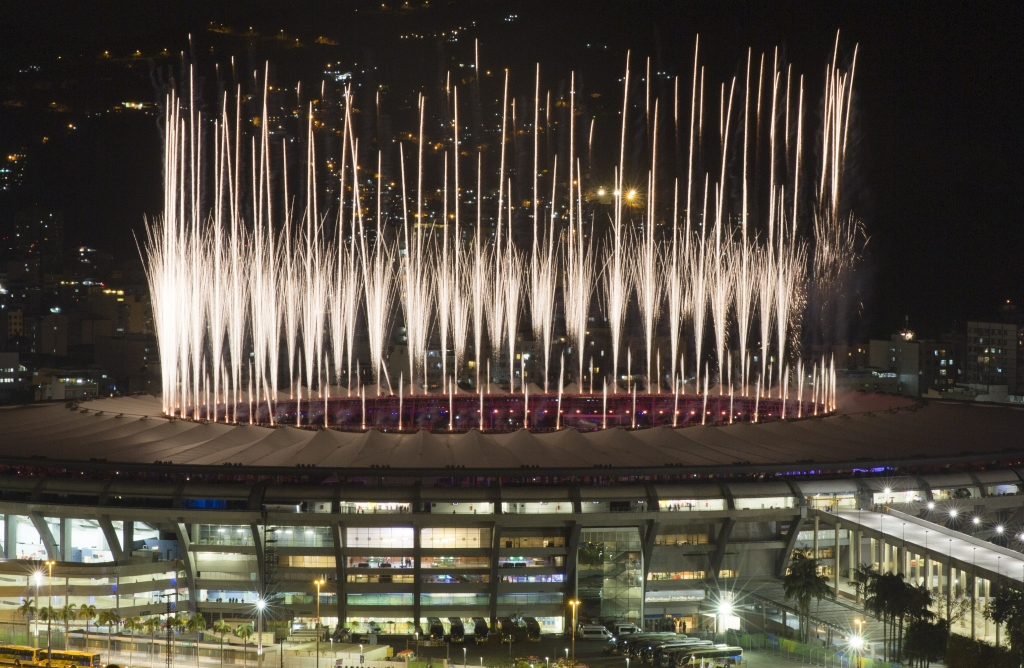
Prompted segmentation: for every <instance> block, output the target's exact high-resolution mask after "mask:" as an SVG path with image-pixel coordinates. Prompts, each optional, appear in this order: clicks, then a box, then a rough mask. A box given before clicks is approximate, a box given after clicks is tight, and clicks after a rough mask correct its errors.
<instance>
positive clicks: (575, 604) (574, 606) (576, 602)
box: [569, 598, 580, 666]
mask: <svg viewBox="0 0 1024 668" xmlns="http://www.w3.org/2000/svg"><path fill="white" fill-rule="evenodd" d="M569 605H570V606H572V629H571V632H572V665H573V666H575V665H576V609H577V608H579V606H580V600H579V599H578V598H574V599H570V601H569Z"/></svg>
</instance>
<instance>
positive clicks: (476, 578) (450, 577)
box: [420, 573, 491, 584]
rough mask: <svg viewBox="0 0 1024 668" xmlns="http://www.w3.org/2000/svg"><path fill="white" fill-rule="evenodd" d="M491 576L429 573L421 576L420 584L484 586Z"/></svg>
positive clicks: (482, 574)
mask: <svg viewBox="0 0 1024 668" xmlns="http://www.w3.org/2000/svg"><path fill="white" fill-rule="evenodd" d="M490 581H491V576H490V575H487V574H484V573H431V574H430V575H421V576H420V582H426V583H428V584H485V583H487V582H490Z"/></svg>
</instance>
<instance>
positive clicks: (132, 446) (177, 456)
mask: <svg viewBox="0 0 1024 668" xmlns="http://www.w3.org/2000/svg"><path fill="white" fill-rule="evenodd" d="M0 433H2V434H3V435H4V436H3V442H4V447H3V451H2V453H0V464H8V465H18V464H25V465H32V466H38V465H39V464H40V460H41V459H45V460H47V462H46V466H47V467H53V466H57V465H64V464H69V465H72V466H74V467H76V468H77V467H78V466H79V465H81V467H82V468H95V467H97V466H102V467H103V468H110V464H120V465H123V466H125V467H126V468H138V467H140V466H143V465H144V466H146V467H148V468H151V467H152V465H153V464H154V463H158V464H163V465H171V464H173V465H174V466H176V467H177V466H180V467H183V468H187V469H189V470H200V469H205V470H209V468H211V467H217V468H218V469H220V467H222V466H224V465H228V464H230V465H236V466H242V467H247V468H250V469H259V470H281V469H285V468H287V469H290V470H294V468H295V467H297V466H306V467H317V468H318V469H319V470H321V471H324V470H325V469H328V470H329V469H332V468H334V469H344V470H346V471H353V470H360V469H377V468H382V467H386V468H389V469H392V471H391V473H392V474H395V473H399V472H400V471H402V470H407V471H410V472H415V473H416V474H418V475H422V474H425V473H426V472H427V471H431V470H436V471H443V470H446V469H450V468H454V467H457V468H460V469H472V470H476V471H481V472H483V471H490V472H495V471H508V470H512V469H515V470H519V469H523V468H537V469H545V470H547V471H549V472H551V473H552V474H562V473H556V471H558V472H563V473H565V474H568V472H569V471H578V470H582V469H587V470H588V471H589V472H590V473H592V470H593V468H595V467H604V468H611V469H615V470H616V473H617V474H620V475H621V474H623V473H624V472H628V471H636V472H637V473H638V474H643V473H646V474H653V473H655V472H654V471H652V469H659V470H660V469H662V467H666V466H669V467H672V472H673V473H674V474H675V473H680V474H681V473H685V472H688V471H692V472H693V473H698V474H699V473H702V472H703V473H710V472H721V471H723V470H733V471H735V472H750V471H752V470H760V471H788V470H810V471H813V470H822V469H825V470H834V471H840V470H851V469H858V468H860V469H870V468H874V467H882V466H893V467H897V466H901V465H908V464H914V465H917V466H921V467H928V466H932V467H942V466H945V465H947V464H953V463H958V462H959V463H978V462H979V461H980V462H984V461H992V460H996V459H998V460H1000V461H1012V460H1019V459H1022V458H1024V442H1022V441H1021V439H1020V435H1021V434H1022V433H1024V409H1022V408H1013V407H1006V406H984V405H974V404H964V403H953V402H939V401H931V402H924V403H916V402H914V401H911V400H906V399H899V398H896V397H889V396H880V395H863V394H857V393H851V394H850V395H848V396H847V397H845V398H844V400H843V401H842V402H841V408H840V412H839V414H837V415H834V416H829V417H819V418H810V419H803V420H787V421H785V422H772V423H765V424H735V425H728V426H719V427H710V426H709V427H700V426H694V427H688V428H683V429H671V428H668V427H655V428H651V429H642V430H635V431H630V430H624V429H619V428H616V429H608V430H605V431H598V432H589V433H583V432H578V431H576V430H574V429H564V430H562V431H559V432H554V433H530V432H527V431H524V430H520V431H518V432H514V433H509V434H490V433H481V432H479V431H476V430H473V431H470V432H469V433H465V434H443V433H429V432H427V431H424V430H421V431H419V432H416V433H415V434H395V433H382V432H378V431H375V430H370V431H367V432H365V433H352V432H339V431H333V430H324V429H321V430H309V429H296V428H294V427H286V426H282V427H277V428H266V427H257V426H249V425H228V424H217V423H204V422H193V421H188V420H180V419H167V418H164V417H162V416H161V413H160V402H159V400H158V399H156V398H154V397H146V396H142V397H122V398H110V399H98V400H92V401H87V402H83V403H81V404H79V405H77V406H74V407H71V406H68V405H64V404H48V405H28V406H23V407H17V408H9V409H4V410H0ZM440 475H444V473H440Z"/></svg>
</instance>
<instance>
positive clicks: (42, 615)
mask: <svg viewBox="0 0 1024 668" xmlns="http://www.w3.org/2000/svg"><path fill="white" fill-rule="evenodd" d="M38 612H39V620H40V621H43V622H46V650H47V652H49V651H50V649H51V648H52V645H51V644H50V639H51V638H50V623H51V622H52V621H53V620H54V618H55V617H56V616H57V611H56V610H54V609H53V608H52V607H50V606H46V607H45V608H40V609H39V611H38ZM46 658H47V659H49V658H50V657H49V656H47V657H46Z"/></svg>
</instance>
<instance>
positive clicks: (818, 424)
mask: <svg viewBox="0 0 1024 668" xmlns="http://www.w3.org/2000/svg"><path fill="white" fill-rule="evenodd" d="M0 433H2V434H3V435H4V436H3V441H4V446H3V450H2V454H0V511H2V520H3V525H2V526H3V531H2V534H0V535H2V537H3V541H2V543H3V545H2V547H3V556H4V557H6V559H5V561H3V563H2V564H0V583H2V584H0V615H2V617H0V620H2V621H3V622H4V624H5V628H6V629H7V630H8V631H9V632H12V633H13V632H15V630H16V629H24V628H25V624H26V621H25V619H24V618H22V617H19V616H18V614H17V613H16V610H17V608H18V606H19V605H21V603H22V601H23V600H24V599H25V598H26V597H31V596H36V597H38V596H39V595H40V593H41V595H42V596H43V597H45V596H47V595H49V596H51V597H52V599H53V600H54V603H53V604H52V605H54V606H59V605H62V604H64V603H72V604H75V605H78V606H82V605H94V606H96V607H97V608H98V609H116V610H117V611H119V613H120V614H121V615H122V616H133V615H140V616H145V615H154V614H160V613H162V612H163V611H164V609H165V607H166V605H167V602H168V601H173V603H172V605H173V607H174V608H175V609H178V610H184V609H188V610H190V611H192V612H198V613H201V614H202V615H203V616H205V617H207V618H208V621H210V622H212V621H213V620H215V619H218V618H230V619H239V618H243V619H244V618H249V619H252V618H254V616H255V615H256V611H257V609H258V607H259V609H260V610H263V604H259V606H258V603H259V602H260V601H263V602H264V603H265V605H266V615H267V624H268V625H270V627H271V628H274V625H277V626H278V627H281V628H283V629H285V631H284V632H285V633H287V632H288V630H291V631H294V630H296V629H301V628H309V627H313V626H315V623H316V619H317V614H318V613H319V615H320V619H321V620H322V622H323V624H325V625H327V626H329V627H330V629H331V631H332V633H334V634H336V635H337V634H340V633H342V632H343V631H344V630H346V629H347V630H348V631H350V632H356V633H368V632H380V633H393V634H408V635H412V634H420V635H422V634H424V633H429V632H430V628H431V620H435V619H444V620H451V621H448V622H446V623H445V626H446V628H447V627H448V626H449V625H450V624H451V623H452V621H455V620H463V621H464V622H465V623H466V624H467V628H470V626H469V625H470V624H471V623H472V621H471V620H473V619H479V618H483V619H485V620H487V622H488V623H489V625H491V626H492V628H493V625H495V624H496V623H497V622H498V621H499V620H501V619H502V618H506V617H509V616H513V615H518V616H527V617H532V618H535V619H536V620H537V622H538V624H539V626H540V629H541V631H542V632H544V633H564V632H566V631H567V630H568V628H569V627H570V625H571V619H572V616H571V613H572V611H571V610H570V606H569V605H568V603H569V601H571V600H576V599H578V600H579V601H581V605H580V608H579V610H578V615H579V621H591V622H599V621H609V620H623V621H628V622H633V623H636V624H637V625H639V626H641V627H644V628H648V629H664V628H669V629H678V630H682V629H688V630H694V629H701V628H705V629H706V628H714V627H716V626H717V625H719V624H720V623H724V622H722V620H719V619H718V618H717V617H718V615H717V613H715V610H716V609H717V607H716V606H717V605H719V604H720V602H721V601H722V600H725V599H728V600H729V601H732V602H734V603H735V605H736V606H737V608H738V609H739V608H741V607H742V608H743V609H744V610H745V612H744V616H743V622H742V623H743V624H749V623H751V622H750V619H751V617H750V615H751V614H754V613H755V612H756V611H760V613H759V614H760V616H771V615H772V614H776V613H781V615H782V621H783V623H785V619H786V617H785V614H786V612H785V610H786V608H787V603H786V602H785V601H784V599H783V598H782V596H781V593H780V592H781V588H780V586H779V584H778V578H780V577H781V576H782V575H783V574H784V573H785V571H786V568H787V566H788V564H789V560H790V557H791V555H793V554H794V553H795V552H798V551H805V552H810V551H812V550H813V551H814V553H815V554H816V555H817V556H818V558H819V563H820V564H821V565H822V568H823V571H822V572H823V573H824V574H826V575H827V576H828V577H829V580H830V582H831V583H832V586H833V587H834V588H835V590H836V593H837V594H840V598H842V597H843V596H845V597H850V596H852V595H853V594H852V593H851V592H852V591H853V590H852V589H851V587H852V580H851V577H852V575H851V574H852V571H853V569H855V568H856V567H858V565H875V566H876V567H879V568H881V569H883V570H885V569H890V570H892V571H893V572H899V573H903V574H907V575H913V576H914V577H916V578H918V581H920V582H928V583H929V587H931V588H932V590H933V591H934V592H935V593H936V594H940V593H942V592H943V591H950V587H952V586H953V585H952V584H951V583H957V582H961V579H960V578H961V576H962V577H969V578H970V581H971V582H973V583H974V588H973V589H972V590H971V591H972V592H973V594H972V601H975V599H976V601H977V605H979V606H980V605H981V604H982V603H983V601H984V599H985V598H986V597H987V596H988V595H989V587H990V586H991V583H993V582H997V581H999V580H1000V579H1008V578H1010V579H1014V580H1017V581H1019V580H1020V579H1021V577H1024V559H1022V555H1021V554H1020V553H1019V552H1018V551H1017V550H1016V548H1017V547H1019V545H1020V543H1019V542H1017V541H1015V540H1014V536H1015V535H1016V534H1019V533H1020V528H1019V525H1020V518H1021V516H1022V512H1024V511H1022V506H1024V504H1021V502H1020V499H1021V497H1020V496H1019V493H1020V491H1021V490H1022V489H1024V470H1022V469H1020V468H1019V467H1020V465H1021V460H1022V458H1024V446H1022V444H1021V442H1020V439H1019V435H1020V434H1021V433H1024V411H1021V410H1018V409H1013V408H1007V407H991V408H989V407H982V406H976V405H967V404H962V403H961V404H957V403H943V402H929V403H926V404H925V403H918V402H914V401H912V400H907V399H900V398H895V397H889V396H881V395H864V394H856V393H854V394H852V395H846V396H841V397H840V401H839V406H838V409H837V411H836V413H834V414H829V415H827V416H818V417H814V416H811V417H804V418H802V419H794V418H790V419H786V420H776V421H774V422H766V423H757V424H755V423H750V422H744V423H737V424H733V425H714V426H713V425H706V426H700V425H695V426H689V427H685V428H684V427H680V428H675V429H673V428H671V427H665V426H663V427H654V428H649V429H635V430H633V429H626V428H609V429H606V430H599V431H592V432H586V431H579V430H577V429H575V428H572V427H568V428H563V429H561V430H558V431H551V432H547V433H544V432H530V431H528V430H525V429H519V430H516V431H513V432H510V433H488V432H486V431H484V432H481V431H479V430H477V429H471V430H469V431H468V432H466V433H451V434H449V433H444V432H443V431H442V432H438V433H430V432H428V431H427V430H425V429H421V430H419V431H416V432H415V433H401V434H399V433H386V432H383V431H378V430H376V429H367V430H365V431H361V432H346V431H336V430H332V429H323V428H297V427H294V426H277V427H273V428H271V427H265V426H251V425H247V424H241V425H235V424H223V423H211V422H205V421H192V420H187V419H178V418H169V417H166V416H164V415H163V413H162V407H161V403H160V400H159V399H156V398H153V397H131V398H128V397H124V398H111V399H99V400H93V401H87V402H82V403H78V404H67V405H53V404H51V405H31V406H24V407H18V408H10V409H5V410H2V411H0ZM880 510H884V512H877V511H880ZM879 518H881V520H880V521H879ZM900 524H902V539H900V538H898V537H897V536H898V535H899V534H898V533H896V534H893V533H892V532H893V531H897V532H898V530H899V525H900ZM908 526H909V528H910V532H909V533H908ZM922 527H923V528H924V531H925V536H924V541H923V542H921V541H918V540H917V538H915V534H913V531H914V530H915V529H920V528H922ZM928 532H931V542H930V544H929V543H928V542H927V541H928V537H927V533H928ZM940 534H942V535H941V540H940ZM947 534H948V535H947ZM51 560H52V561H53V562H54V563H53V564H52V565H51V566H50V568H51V570H52V575H50V574H49V573H48V572H47V568H46V566H44V565H43V564H44V562H48V561H51ZM318 581H319V584H318ZM40 587H41V590H40ZM318 603H319V605H318ZM744 606H745V607H744ZM826 613H827V611H826ZM826 613H822V617H821V619H822V623H824V624H826V625H827V624H828V623H829V620H828V618H827V614H826ZM837 614H838V613H837ZM971 620H972V622H975V621H976V622H977V627H978V633H979V634H981V633H982V632H983V630H982V621H981V616H980V615H978V618H977V620H975V618H974V617H973V616H972V617H971ZM765 621H766V622H767V619H766V620H765ZM843 623H844V622H843V621H842V620H840V619H839V617H837V618H836V619H835V620H834V621H833V622H832V624H833V626H834V627H835V628H836V629H840V628H841V627H842V625H843ZM986 632H987V627H986ZM43 633H45V627H44V629H43Z"/></svg>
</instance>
